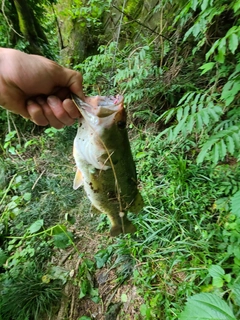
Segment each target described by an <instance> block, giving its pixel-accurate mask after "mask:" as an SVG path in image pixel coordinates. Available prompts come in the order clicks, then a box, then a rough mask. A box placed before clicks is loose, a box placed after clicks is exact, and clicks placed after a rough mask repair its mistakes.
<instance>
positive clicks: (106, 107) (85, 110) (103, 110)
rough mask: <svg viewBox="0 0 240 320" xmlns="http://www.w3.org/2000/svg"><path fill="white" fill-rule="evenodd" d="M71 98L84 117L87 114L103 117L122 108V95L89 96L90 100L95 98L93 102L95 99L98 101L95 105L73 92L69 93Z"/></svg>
mask: <svg viewBox="0 0 240 320" xmlns="http://www.w3.org/2000/svg"><path fill="white" fill-rule="evenodd" d="M71 98H72V100H73V102H74V104H75V105H76V107H77V108H78V110H79V111H80V113H81V114H82V116H83V117H84V118H86V116H89V115H90V116H95V117H98V118H104V117H108V116H110V115H112V114H114V113H116V112H119V111H121V110H122V109H123V96H121V95H117V96H110V97H107V96H96V97H89V100H90V101H91V100H93V99H95V101H94V103H96V101H97V102H98V104H97V105H95V106H94V105H91V104H89V103H87V102H85V101H83V100H81V99H80V98H79V97H78V96H77V95H76V94H74V93H71ZM111 102H112V103H111ZM104 103H105V104H104Z"/></svg>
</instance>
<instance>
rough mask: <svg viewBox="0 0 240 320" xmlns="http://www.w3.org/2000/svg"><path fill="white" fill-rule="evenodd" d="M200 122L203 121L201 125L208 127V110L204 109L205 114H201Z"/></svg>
mask: <svg viewBox="0 0 240 320" xmlns="http://www.w3.org/2000/svg"><path fill="white" fill-rule="evenodd" d="M202 120H203V123H204V124H205V125H206V126H208V124H209V122H210V117H209V114H208V109H206V112H203V113H202Z"/></svg>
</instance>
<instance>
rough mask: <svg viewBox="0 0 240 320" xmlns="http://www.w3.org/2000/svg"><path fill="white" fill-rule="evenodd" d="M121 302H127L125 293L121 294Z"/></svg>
mask: <svg viewBox="0 0 240 320" xmlns="http://www.w3.org/2000/svg"><path fill="white" fill-rule="evenodd" d="M121 301H122V302H127V301H128V297H127V295H126V293H122V295H121Z"/></svg>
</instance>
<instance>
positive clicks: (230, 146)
mask: <svg viewBox="0 0 240 320" xmlns="http://www.w3.org/2000/svg"><path fill="white" fill-rule="evenodd" d="M226 143H227V149H228V152H229V153H230V154H231V155H233V154H234V150H235V144H234V140H233V138H232V137H231V136H227V137H226Z"/></svg>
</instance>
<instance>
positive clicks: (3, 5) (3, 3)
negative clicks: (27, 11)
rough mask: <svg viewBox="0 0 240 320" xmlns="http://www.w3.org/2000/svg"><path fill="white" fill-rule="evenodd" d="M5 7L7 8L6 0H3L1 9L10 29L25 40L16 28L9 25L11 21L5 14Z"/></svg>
mask: <svg viewBox="0 0 240 320" xmlns="http://www.w3.org/2000/svg"><path fill="white" fill-rule="evenodd" d="M4 7H5V0H2V7H1V10H2V14H3V17H4V18H5V20H6V22H7V24H8V26H9V28H10V29H12V31H13V32H15V33H16V34H17V35H18V36H19V37H20V38H23V39H24V36H22V35H21V34H20V33H18V32H17V31H16V30H15V29H14V28H13V26H12V25H11V24H10V23H9V20H8V18H7V16H6V14H5V11H4Z"/></svg>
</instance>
